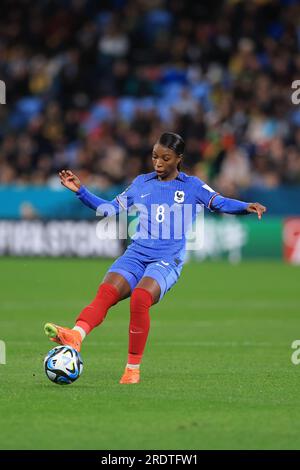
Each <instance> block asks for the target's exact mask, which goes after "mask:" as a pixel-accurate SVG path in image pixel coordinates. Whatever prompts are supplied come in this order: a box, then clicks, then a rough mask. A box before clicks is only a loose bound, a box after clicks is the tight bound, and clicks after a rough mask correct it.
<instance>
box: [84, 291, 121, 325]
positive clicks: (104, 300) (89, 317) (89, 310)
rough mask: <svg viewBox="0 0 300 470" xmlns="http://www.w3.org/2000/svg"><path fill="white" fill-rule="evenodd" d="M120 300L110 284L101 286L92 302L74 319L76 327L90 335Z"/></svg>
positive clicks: (117, 292)
mask: <svg viewBox="0 0 300 470" xmlns="http://www.w3.org/2000/svg"><path fill="white" fill-rule="evenodd" d="M119 298H120V294H119V291H118V290H117V288H116V287H115V286H113V285H112V284H108V283H104V284H101V285H100V287H99V289H98V292H97V295H96V297H95V299H94V300H93V302H91V303H90V304H89V305H87V306H86V307H85V308H84V309H83V310H82V311H81V313H80V315H79V316H78V318H77V319H76V326H80V327H81V328H83V329H84V331H85V332H86V334H88V333H90V331H92V330H93V329H94V328H95V327H96V326H98V325H100V323H102V322H103V320H104V318H105V316H106V314H107V312H108V309H109V308H110V307H111V306H112V305H115V304H116V303H117V302H118V300H119Z"/></svg>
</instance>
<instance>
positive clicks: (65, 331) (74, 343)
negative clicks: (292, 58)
mask: <svg viewBox="0 0 300 470" xmlns="http://www.w3.org/2000/svg"><path fill="white" fill-rule="evenodd" d="M44 331H45V334H46V336H48V338H49V339H50V341H54V342H55V343H58V344H62V345H64V346H71V347H72V348H74V349H76V351H78V352H79V351H80V348H81V343H82V338H81V334H80V333H79V331H76V330H71V329H70V328H64V327H63V326H58V325H55V324H54V323H46V325H45V326H44Z"/></svg>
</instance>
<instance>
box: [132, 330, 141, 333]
mask: <svg viewBox="0 0 300 470" xmlns="http://www.w3.org/2000/svg"><path fill="white" fill-rule="evenodd" d="M130 333H134V334H135V333H143V332H142V331H132V330H130Z"/></svg>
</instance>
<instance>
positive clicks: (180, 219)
mask: <svg viewBox="0 0 300 470" xmlns="http://www.w3.org/2000/svg"><path fill="white" fill-rule="evenodd" d="M77 196H78V197H79V199H80V200H81V201H82V202H83V203H84V204H86V205H87V206H89V207H91V208H93V209H97V213H98V215H107V216H111V215H113V214H117V213H119V212H120V211H122V210H126V211H128V212H129V213H130V211H134V210H135V211H137V215H138V217H139V224H138V226H137V229H136V233H135V234H134V236H133V237H132V240H133V242H132V244H133V247H135V248H136V249H137V251H140V252H141V253H143V254H144V255H146V256H147V257H148V258H149V259H153V260H156V259H161V258H164V259H171V260H173V261H174V260H175V262H176V265H181V264H182V263H183V260H184V254H185V245H186V233H187V231H188V230H189V228H190V227H191V224H192V223H193V221H194V220H195V218H196V215H197V212H198V211H200V210H201V207H202V206H205V207H206V208H208V209H209V210H212V211H218V212H226V213H234V214H242V213H246V212H247V205H248V203H245V202H241V201H236V200H234V199H229V198H224V197H223V196H221V195H219V194H218V193H217V192H216V191H214V190H213V189H211V188H210V187H209V186H208V185H207V184H205V183H204V182H203V181H201V180H200V179H199V178H197V177H195V176H188V175H186V174H185V173H183V172H180V173H179V174H178V176H177V178H175V179H173V180H170V181H161V180H159V179H158V177H157V174H156V172H152V173H147V174H142V175H139V176H138V177H136V178H135V180H134V181H133V182H132V184H131V185H130V186H129V187H128V188H127V189H126V190H125V191H124V192H123V193H121V194H120V195H118V196H117V197H116V198H115V199H114V200H113V201H111V202H108V201H105V200H103V199H101V198H99V197H97V196H95V195H94V194H92V193H90V192H89V191H88V190H87V189H86V188H85V187H84V186H82V187H81V188H80V189H79V191H78V192H77Z"/></svg>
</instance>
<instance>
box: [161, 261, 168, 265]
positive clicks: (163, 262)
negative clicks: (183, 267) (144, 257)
mask: <svg viewBox="0 0 300 470" xmlns="http://www.w3.org/2000/svg"><path fill="white" fill-rule="evenodd" d="M161 263H162V264H164V265H165V266H169V264H170V263H166V262H165V261H161Z"/></svg>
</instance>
